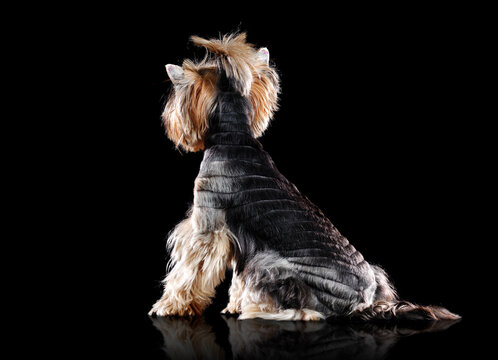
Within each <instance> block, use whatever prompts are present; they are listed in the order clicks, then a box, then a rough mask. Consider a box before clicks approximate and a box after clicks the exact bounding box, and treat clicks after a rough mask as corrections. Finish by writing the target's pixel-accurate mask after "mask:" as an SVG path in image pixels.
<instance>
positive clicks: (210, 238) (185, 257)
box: [149, 217, 232, 316]
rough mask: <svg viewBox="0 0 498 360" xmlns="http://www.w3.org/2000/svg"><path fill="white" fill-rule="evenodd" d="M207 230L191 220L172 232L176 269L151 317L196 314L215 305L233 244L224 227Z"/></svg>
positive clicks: (170, 240)
mask: <svg viewBox="0 0 498 360" xmlns="http://www.w3.org/2000/svg"><path fill="white" fill-rule="evenodd" d="M203 230H204V231H203ZM205 230H206V227H203V226H199V223H198V222H197V223H196V222H195V218H193V217H190V218H187V219H185V220H184V221H182V222H181V223H180V224H178V225H177V227H176V228H175V229H174V231H173V232H172V233H171V235H170V237H169V239H168V246H169V247H170V248H171V264H172V265H173V266H172V268H171V271H170V272H169V273H168V275H167V276H166V278H165V279H164V281H163V282H164V293H163V295H162V297H161V298H160V299H159V300H158V301H157V302H156V303H155V304H154V306H153V307H152V310H151V311H150V312H149V315H153V314H157V315H159V316H166V315H179V316H190V315H196V314H201V313H202V312H203V310H204V309H205V308H206V307H207V306H208V305H209V304H210V303H211V299H212V298H213V297H214V295H215V288H216V286H217V285H218V284H219V283H220V282H221V281H222V280H223V279H224V277H225V270H226V266H227V264H228V263H229V262H230V259H231V254H232V242H231V238H230V236H229V233H228V231H227V230H226V228H225V227H223V226H221V227H219V228H218V229H217V230H211V231H205Z"/></svg>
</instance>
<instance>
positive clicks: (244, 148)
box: [194, 92, 377, 315]
mask: <svg viewBox="0 0 498 360" xmlns="http://www.w3.org/2000/svg"><path fill="white" fill-rule="evenodd" d="M251 111H252V109H251V106H250V103H249V101H248V100H247V99H246V98H244V97H242V96H241V95H239V94H237V93H235V92H220V94H219V97H218V106H217V108H216V111H215V113H214V115H213V116H212V117H211V119H210V124H209V132H208V135H207V137H206V151H205V153H204V159H203V161H202V164H201V168H200V172H199V175H198V179H199V180H201V181H198V184H200V185H198V186H197V187H196V191H195V198H194V206H196V207H201V208H205V210H206V211H209V209H213V208H214V209H223V210H224V211H225V213H226V223H227V225H228V227H229V229H230V231H231V232H232V233H233V234H234V235H235V237H236V239H237V243H238V246H237V249H236V264H237V265H236V269H235V271H236V272H237V273H243V272H244V269H245V267H246V265H247V264H248V263H249V261H250V260H251V259H253V258H254V257H255V256H256V254H264V253H268V254H269V256H271V257H272V258H273V257H274V256H275V254H278V256H280V257H281V258H283V259H285V264H286V265H285V266H286V267H288V268H286V269H285V271H284V270H278V269H277V270H275V271H276V272H277V273H278V272H279V271H281V273H285V274H286V275H285V276H284V277H281V278H279V279H278V280H276V281H274V282H273V285H271V284H272V283H271V282H266V283H265V284H264V285H261V286H266V288H265V289H263V290H264V291H267V292H269V293H271V294H273V296H274V297H275V298H276V302H277V303H279V304H281V305H282V307H288V306H292V307H294V306H296V307H298V308H302V307H304V306H306V304H307V302H309V301H310V298H313V301H314V302H317V303H318V304H320V305H319V306H317V308H319V309H321V310H324V309H325V310H324V311H326V312H327V313H328V314H327V315H330V314H337V315H342V314H346V313H349V312H351V311H352V310H354V309H355V308H356V307H357V306H358V305H361V304H371V303H372V301H373V300H375V293H376V288H377V285H376V279H375V273H376V270H375V269H374V268H373V267H371V266H370V265H369V264H368V263H367V262H366V261H365V260H364V259H363V256H362V255H361V254H360V253H359V252H358V251H357V250H356V249H355V248H354V247H353V246H352V245H351V244H350V243H349V242H348V240H347V239H346V238H345V237H344V236H342V235H341V234H340V233H339V231H338V230H337V229H336V228H335V227H334V226H333V225H332V223H331V222H330V220H329V219H328V218H327V217H326V216H325V215H324V214H323V213H322V212H321V211H320V210H319V209H318V208H317V207H316V206H315V205H314V204H313V203H311V202H310V201H309V200H308V199H307V198H306V197H305V196H303V195H301V193H300V192H299V191H298V190H297V188H296V187H295V186H294V185H293V184H292V183H290V182H289V181H288V180H287V179H286V178H285V177H284V176H283V175H282V174H280V172H279V171H278V170H277V168H276V167H275V164H274V163H273V161H272V159H271V158H270V156H269V155H268V154H267V153H266V152H265V151H264V150H263V148H262V146H261V144H260V142H259V141H258V140H256V139H255V138H254V137H253V136H252V133H251V129H250V126H249V119H250V113H251ZM254 271H258V270H257V269H256V268H254ZM263 271H264V269H263ZM246 274H247V269H246ZM270 275H271V274H269V275H268V274H267V276H270ZM247 276H249V275H247ZM251 276H252V278H258V279H259V280H261V279H265V276H263V275H261V274H260V275H257V274H252V275H251ZM258 276H259V277H258ZM248 279H249V277H248ZM290 279H294V280H290ZM263 283H264V281H263ZM254 286H256V284H254ZM272 286H273V287H272ZM282 289H288V291H289V293H290V292H292V291H294V292H297V294H299V295H297V297H302V299H301V300H299V299H292V298H291V297H292V296H291V295H289V294H286V293H285V291H284V290H282Z"/></svg>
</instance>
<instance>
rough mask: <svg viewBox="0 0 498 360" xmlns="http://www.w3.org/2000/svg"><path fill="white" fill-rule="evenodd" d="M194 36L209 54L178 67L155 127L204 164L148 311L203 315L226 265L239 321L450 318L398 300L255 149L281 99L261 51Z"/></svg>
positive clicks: (236, 38) (229, 39)
mask: <svg viewBox="0 0 498 360" xmlns="http://www.w3.org/2000/svg"><path fill="white" fill-rule="evenodd" d="M192 41H193V42H194V44H196V45H198V46H202V47H204V48H206V49H207V51H208V54H207V55H206V57H205V58H204V59H203V60H202V61H201V62H199V63H193V62H191V61H190V60H186V61H185V62H184V63H183V67H182V70H181V71H183V75H182V76H180V75H178V76H173V78H172V80H174V91H173V94H172V96H171V97H170V99H169V101H168V103H167V104H166V107H165V111H164V113H163V120H164V123H165V127H166V130H167V133H168V136H169V137H170V138H171V139H172V140H173V141H174V142H175V143H176V144H177V146H181V147H182V148H184V149H185V150H188V151H198V150H202V149H204V150H205V151H204V158H203V161H202V163H201V166H200V170H199V174H198V176H197V178H196V180H195V186H194V202H193V207H192V211H191V212H190V213H189V214H188V218H187V219H186V220H184V221H183V222H182V223H180V224H179V225H178V226H177V228H175V230H174V231H173V232H172V234H171V236H170V238H169V240H168V245H169V247H170V249H171V253H172V255H171V259H172V262H171V270H170V272H169V273H168V275H167V276H166V279H165V281H164V285H165V287H164V293H163V296H162V297H161V299H160V300H159V301H158V302H157V303H156V304H155V305H154V306H153V308H152V310H151V314H158V315H193V314H200V313H202V311H203V310H204V309H205V308H206V306H207V305H208V304H209V303H210V301H211V298H212V297H213V296H214V293H215V287H216V286H217V285H218V284H219V283H220V281H222V279H223V277H224V274H225V270H226V268H227V267H232V268H233V270H234V277H233V280H232V287H231V289H230V302H229V304H228V306H227V308H226V309H225V310H224V311H225V312H229V313H239V314H240V317H239V318H240V319H248V318H254V317H261V318H265V319H274V320H319V319H323V318H325V317H344V316H346V317H352V318H356V319H362V320H372V319H382V320H390V319H396V318H397V319H411V320H436V319H456V318H458V316H457V315H455V314H452V313H450V312H449V311H448V310H446V309H444V308H440V307H431V306H419V305H415V304H412V303H409V302H406V301H401V300H399V298H398V295H397V294H396V291H395V289H394V287H393V285H392V283H391V282H390V281H389V279H388V276H387V274H386V273H385V271H384V270H383V269H382V268H380V267H378V266H375V265H371V264H370V263H368V262H367V261H366V260H365V259H364V258H363V256H362V255H361V254H360V252H359V251H357V250H356V249H355V248H354V246H353V245H352V244H350V242H349V241H348V239H346V238H345V237H344V236H342V235H341V233H340V232H339V231H338V230H337V229H336V228H335V227H334V225H333V224H332V223H331V221H330V220H329V219H328V218H327V217H326V216H325V215H324V214H323V213H322V211H321V210H320V209H319V208H318V207H317V206H316V205H314V204H313V203H312V202H311V201H310V200H309V199H307V198H306V197H305V196H303V195H302V194H301V193H300V192H299V190H298V189H297V188H296V187H295V186H294V185H293V184H292V183H291V182H290V181H289V180H287V179H286V178H285V177H284V176H283V175H282V174H281V173H280V172H279V171H278V169H277V167H276V166H275V164H274V162H273V160H272V159H271V157H270V156H269V154H268V153H266V152H265V151H264V150H263V147H262V145H261V143H260V142H259V141H258V140H257V137H258V136H260V135H261V134H262V133H263V131H264V130H265V129H266V127H267V126H268V122H269V120H270V118H271V117H272V116H273V112H274V111H275V110H276V108H277V98H278V92H279V82H278V75H277V73H276V71H275V69H274V68H272V67H271V66H270V65H269V64H268V62H267V57H266V55H267V53H266V52H265V51H266V49H265V48H263V49H261V50H256V48H255V47H254V46H253V45H251V44H248V43H247V42H246V35H245V34H232V35H226V36H224V37H222V38H220V39H210V40H206V39H202V38H199V37H195V36H194V37H192ZM175 69H176V68H175ZM177 70H178V69H177ZM181 71H180V70H178V71H177V72H176V74H180V73H181Z"/></svg>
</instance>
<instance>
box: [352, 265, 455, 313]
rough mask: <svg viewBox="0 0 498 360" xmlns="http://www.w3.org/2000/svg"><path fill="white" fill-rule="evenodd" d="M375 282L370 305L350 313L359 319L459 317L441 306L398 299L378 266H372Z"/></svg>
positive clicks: (385, 275)
mask: <svg viewBox="0 0 498 360" xmlns="http://www.w3.org/2000/svg"><path fill="white" fill-rule="evenodd" d="M372 267H373V269H374V273H375V280H376V282H377V290H376V293H375V301H374V302H373V304H372V305H370V306H368V307H365V308H363V309H360V310H356V311H355V312H353V313H352V314H351V317H352V318H354V319H360V320H426V321H427V320H428V321H433V320H458V319H460V318H461V317H460V316H459V315H457V314H454V313H452V312H450V311H449V310H447V309H445V308H444V307H441V306H432V305H429V306H422V305H417V304H413V303H411V302H408V301H403V300H399V298H398V295H397V293H396V290H395V289H394V287H393V286H392V284H391V282H390V281H389V279H388V277H387V274H386V273H385V271H384V270H383V269H381V268H380V267H378V266H372Z"/></svg>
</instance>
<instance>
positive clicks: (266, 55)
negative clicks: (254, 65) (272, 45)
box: [257, 47, 270, 65]
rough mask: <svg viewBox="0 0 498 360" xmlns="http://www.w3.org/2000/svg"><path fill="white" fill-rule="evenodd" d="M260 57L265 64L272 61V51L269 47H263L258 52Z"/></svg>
mask: <svg viewBox="0 0 498 360" xmlns="http://www.w3.org/2000/svg"><path fill="white" fill-rule="evenodd" d="M257 56H258V59H259V60H260V61H261V62H263V63H264V64H266V65H268V64H269V63H270V52H269V51H268V49H267V48H265V47H262V48H261V49H259V50H258V53H257Z"/></svg>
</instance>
